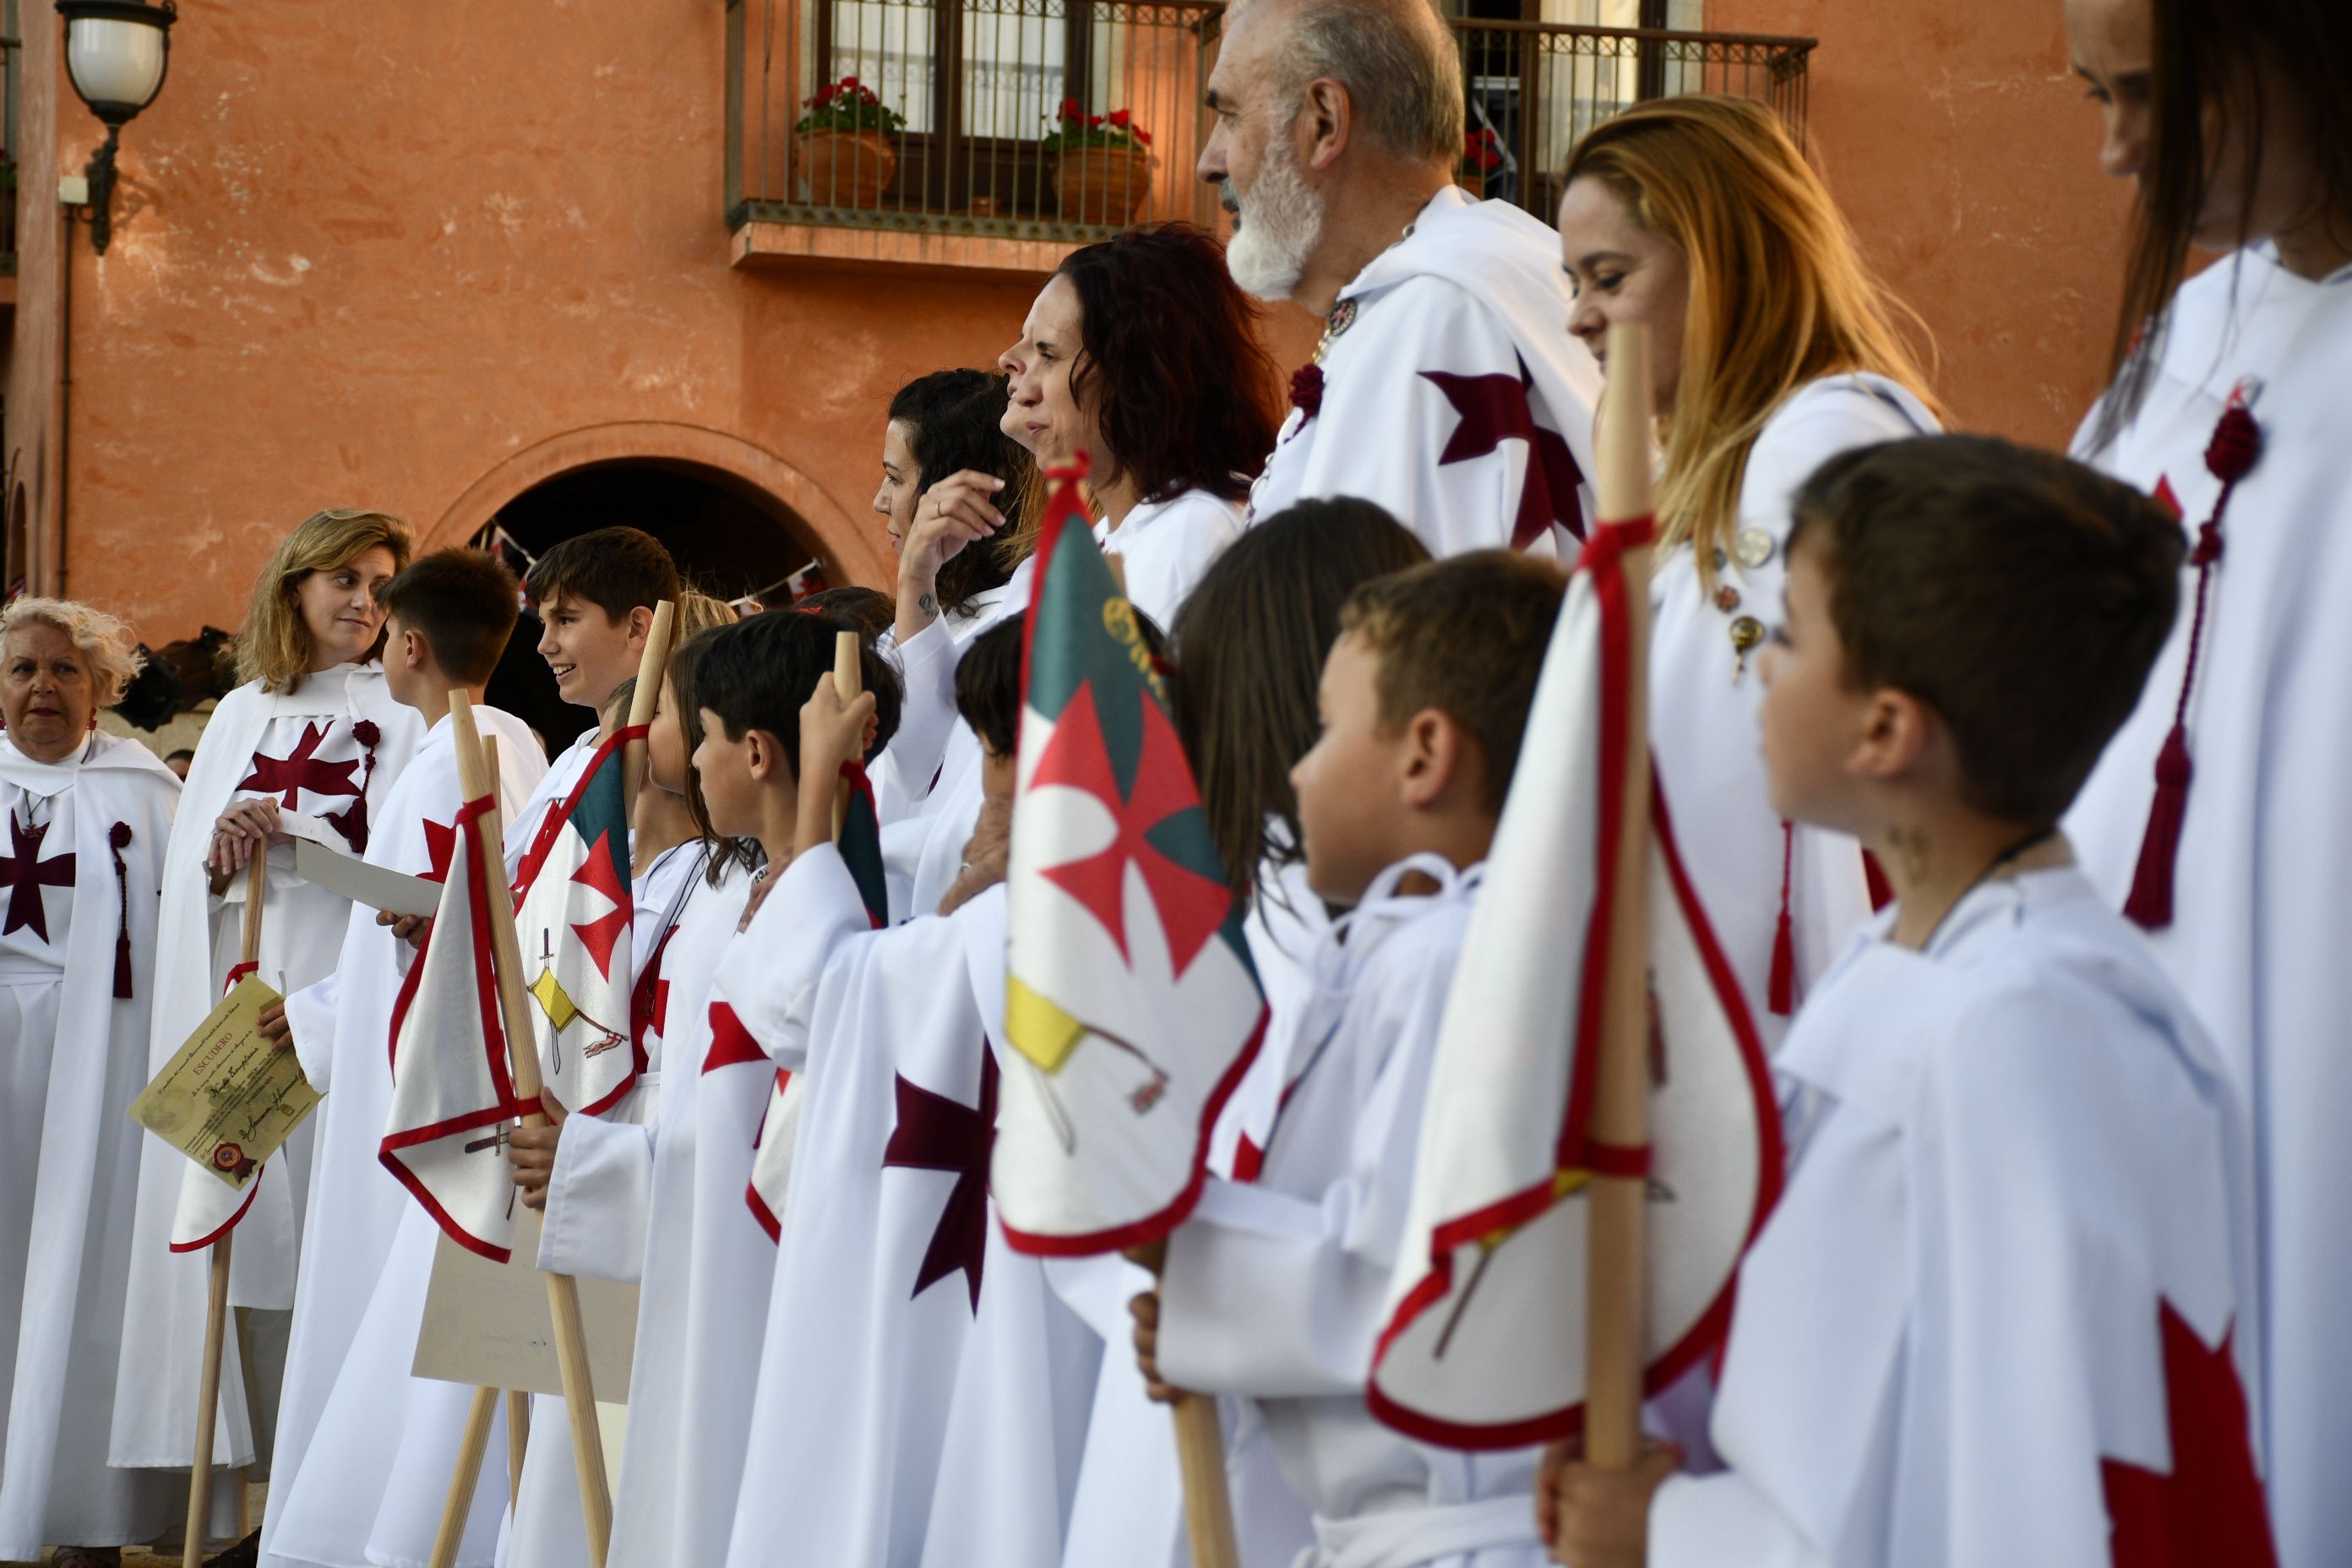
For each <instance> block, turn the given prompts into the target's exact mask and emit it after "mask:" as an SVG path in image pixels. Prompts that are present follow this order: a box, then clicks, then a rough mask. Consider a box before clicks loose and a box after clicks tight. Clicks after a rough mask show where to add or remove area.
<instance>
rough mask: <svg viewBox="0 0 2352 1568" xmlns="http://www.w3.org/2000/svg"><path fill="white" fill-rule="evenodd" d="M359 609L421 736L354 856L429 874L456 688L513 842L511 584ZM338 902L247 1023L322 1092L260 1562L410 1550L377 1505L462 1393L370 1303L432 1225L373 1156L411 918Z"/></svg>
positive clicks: (449, 826) (523, 767)
mask: <svg viewBox="0 0 2352 1568" xmlns="http://www.w3.org/2000/svg"><path fill="white" fill-rule="evenodd" d="M376 599H377V602H378V603H379V604H380V605H383V609H384V611H385V620H384V627H383V679H384V683H385V686H386V687H387V689H389V690H390V691H391V693H392V696H393V697H394V700H397V701H399V702H401V703H403V704H404V705H405V706H407V707H408V708H411V709H413V710H415V712H416V714H417V715H418V719H419V721H420V723H421V724H422V725H423V726H424V727H425V738H424V740H423V741H422V742H419V743H418V745H417V748H416V751H415V755H414V756H412V757H411V758H410V760H409V763H408V766H407V768H406V769H405V770H404V771H403V773H401V775H400V779H399V782H398V783H396V784H394V786H393V789H392V793H391V794H390V795H388V796H387V797H386V798H385V800H384V803H383V808H382V810H381V812H380V813H379V815H378V816H377V819H376V825H375V831H374V832H373V834H371V835H370V837H369V841H368V850H367V860H368V862H369V864H371V865H374V866H381V867H383V868H387V869H390V870H394V871H398V872H401V873H404V875H407V876H412V877H431V876H437V875H439V874H440V873H441V871H442V870H443V869H444V868H445V866H446V860H447V858H448V845H449V842H450V838H449V835H450V834H451V831H452V830H453V829H454V828H455V827H456V826H457V808H458V806H459V805H461V804H462V803H463V800H464V792H463V790H462V789H461V788H460V786H459V784H458V767H457V750H456V747H455V744H454V736H453V731H451V729H450V724H449V709H450V701H449V694H450V693H451V692H452V691H453V690H461V691H465V692H467V694H468V697H469V700H470V701H471V702H472V705H473V717H474V727H475V730H476V731H477V732H478V734H480V736H481V737H482V738H483V740H484V741H485V742H489V743H492V744H494V745H495V746H496V748H497V751H498V755H499V796H500V799H499V807H500V812H501V815H502V816H506V817H508V818H509V819H510V820H513V821H515V822H517V824H518V825H519V826H520V827H521V828H522V829H523V830H525V831H529V830H530V828H531V826H533V825H534V820H535V819H534V818H533V817H532V816H531V815H530V809H529V807H528V805H527V803H528V802H530V801H532V800H534V799H539V800H541V801H542V802H543V800H544V798H545V797H544V796H542V795H540V793H539V792H538V790H537V788H536V786H537V785H538V784H539V782H540V780H541V775H543V774H544V773H546V771H547V758H546V755H545V753H544V752H541V750H540V746H539V742H538V741H537V739H536V738H535V737H533V736H532V734H531V732H530V729H529V727H528V726H526V725H525V724H524V723H523V722H522V721H521V720H520V719H518V718H515V717H514V716H513V715H511V714H509V713H505V712H502V711H500V710H498V709H496V708H492V707H489V706H488V704H486V703H484V702H483V701H482V700H481V697H482V688H483V686H484V684H485V683H486V682H487V681H488V679H489V675H490V671H491V670H492V669H494V668H496V667H497V665H498V660H499V651H500V649H502V648H503V647H505V644H506V639H507V635H508V633H509V632H510V631H511V630H512V629H513V627H514V624H515V619H516V616H517V614H518V611H517V607H516V603H515V579H514V574H512V573H510V572H509V571H508V570H507V568H506V566H505V564H504V563H501V562H500V561H499V559H498V558H497V557H495V556H493V555H490V554H488V552H483V551H478V550H443V551H438V552H435V553H433V554H430V555H426V556H424V557H422V558H421V559H419V560H417V561H415V562H412V563H410V564H409V565H407V566H405V567H404V568H403V569H402V570H401V571H400V572H399V573H398V574H395V575H394V577H393V578H392V579H391V581H389V582H388V583H386V584H384V585H383V588H382V589H381V590H380V591H379V592H378V594H377V595H376ZM347 910H348V916H347V921H346V924H345V926H344V931H343V942H342V950H341V955H340V957H339V958H338V960H337V962H336V963H335V967H334V970H333V972H332V973H331V974H330V975H329V976H328V977H327V978H326V979H324V980H322V981H320V983H318V984H313V985H310V986H307V987H304V988H303V989H300V990H298V991H296V992H294V993H293V994H291V995H289V996H288V997H287V998H286V1000H285V1002H284V1003H283V1004H281V1005H273V1006H272V1007H270V1008H268V1009H266V1010H265V1011H264V1012H263V1015H262V1018H261V1029H262V1033H263V1034H264V1035H265V1036H268V1037H271V1038H273V1039H275V1040H276V1041H277V1042H278V1046H279V1047H281V1048H284V1047H289V1046H290V1047H292V1048H293V1049H294V1051H295V1052H296V1054H297V1055H298V1056H299V1058H300V1059H301V1064H302V1072H303V1076H304V1077H306V1078H308V1079H310V1084H311V1087H312V1088H314V1089H318V1090H319V1091H320V1093H321V1094H323V1095H324V1096H325V1097H326V1098H325V1099H324V1100H322V1101H321V1102H320V1110H319V1118H318V1142H317V1144H316V1146H315V1153H314V1154H313V1158H314V1160H315V1161H316V1162H317V1164H316V1167H315V1170H314V1176H315V1179H314V1180H313V1181H312V1183H311V1184H310V1204H309V1209H308V1212H307V1215H306V1217H305V1222H304V1224H303V1226H302V1258H301V1267H300V1268H299V1270H298V1271H297V1273H296V1276H295V1289H294V1320H293V1325H292V1331H291V1338H290V1340H289V1345H288V1350H287V1361H286V1384H285V1392H284V1394H283V1395H282V1396H281V1398H280V1400H279V1403H278V1449H277V1455H276V1464H277V1466H278V1469H277V1471H276V1474H277V1475H278V1477H279V1478H280V1479H281V1482H282V1485H281V1487H280V1489H279V1490H278V1492H276V1493H274V1494H273V1502H272V1506H271V1508H270V1510H269V1512H268V1518H267V1519H266V1521H265V1531H264V1534H265V1539H266V1540H267V1541H268V1552H269V1554H270V1556H271V1560H272V1561H275V1562H285V1563H356V1562H362V1561H364V1560H365V1556H366V1553H367V1552H368V1550H369V1548H370V1547H371V1545H372V1544H373V1546H375V1547H377V1548H378V1549H381V1550H383V1551H386V1552H394V1554H395V1555H398V1554H400V1553H401V1552H405V1551H425V1550H427V1549H429V1548H430V1546H431V1536H432V1527H431V1522H430V1521H415V1520H411V1519H407V1518H400V1519H398V1520H397V1521H394V1519H393V1516H391V1515H387V1516H386V1519H385V1522H384V1523H383V1525H382V1526H381V1528H380V1527H379V1522H378V1514H379V1511H380V1510H379V1506H378V1505H379V1504H380V1503H381V1501H382V1500H383V1497H384V1496H385V1495H386V1494H387V1492H388V1491H389V1490H391V1489H393V1487H394V1481H393V1476H394V1471H395V1468H396V1466H397V1464H398V1462H399V1458H398V1457H399V1456H400V1455H401V1453H402V1452H403V1450H404V1437H408V1436H416V1438H417V1440H416V1441H415V1443H414V1444H413V1445H412V1446H408V1447H407V1451H408V1452H409V1453H410V1454H411V1455H412V1456H413V1457H415V1456H421V1455H422V1453H423V1451H424V1450H425V1449H427V1448H430V1447H434V1446H435V1443H434V1441H433V1439H432V1438H430V1437H428V1436H423V1435H424V1434H428V1433H438V1432H439V1431H440V1430H441V1427H440V1426H437V1425H436V1423H435V1419H434V1416H433V1415H431V1414H429V1413H428V1412H430V1411H432V1410H434V1409H435V1408H436V1407H438V1409H439V1415H440V1417H441V1419H442V1420H443V1421H444V1422H446V1423H449V1424H450V1431H451V1432H452V1433H454V1431H455V1424H457V1423H461V1422H462V1420H463V1417H464V1408H463V1406H464V1401H463V1400H462V1399H460V1400H457V1401H456V1402H455V1403H454V1404H452V1403H451V1402H450V1401H448V1400H447V1399H446V1397H445V1396H443V1395H441V1394H439V1388H440V1387H441V1386H446V1385H435V1384H430V1383H425V1382H418V1381H416V1380H414V1379H411V1378H410V1377H409V1376H408V1352H411V1351H413V1350H414V1349H415V1321H414V1320H413V1319H407V1320H404V1328H405V1331H406V1338H405V1339H403V1338H402V1332H401V1330H400V1328H397V1327H394V1326H393V1325H392V1324H391V1322H390V1320H389V1319H388V1318H381V1317H378V1316H376V1315H375V1314H373V1313H372V1312H371V1310H370V1307H371V1300H372V1299H373V1297H374V1296H375V1294H376V1291H377V1287H378V1283H379V1281H380V1280H381V1279H382V1278H383V1275H384V1273H385V1271H386V1269H387V1268H391V1267H392V1264H391V1262H390V1260H391V1259H392V1258H394V1255H395V1250H396V1249H395V1245H394V1243H395V1238H396V1237H402V1236H404V1226H408V1225H409V1223H410V1222H411V1221H412V1220H414V1221H419V1222H422V1223H421V1231H422V1232H423V1233H430V1234H432V1235H437V1234H438V1232H437V1230H436V1227H435V1226H434V1225H433V1223H432V1221H431V1220H430V1219H429V1218H427V1217H426V1216H425V1215H424V1212H423V1211H422V1210H421V1209H419V1208H418V1207H417V1206H416V1205H415V1204H414V1203H412V1202H410V1201H409V1199H408V1197H407V1194H405V1193H404V1191H403V1189H402V1188H401V1186H400V1184H398V1183H397V1182H395V1181H394V1179H393V1178H392V1176H391V1175H390V1174H389V1173H387V1172H386V1171H385V1169H384V1167H383V1164H382V1163H380V1162H379V1160H378V1157H377V1156H378V1152H379V1150H380V1148H381V1146H382V1143H383V1129H384V1123H385V1121H387V1119H388V1118H389V1116H390V1113H391V1108H392V1094H393V1084H392V1072H391V1061H392V1048H391V1039H390V1026H391V1021H392V1017H393V1014H394V999H395V997H397V995H398V994H399V993H400V991H401V988H402V984H403V982H404V978H405V977H406V975H407V973H408V972H409V969H410V966H411V965H412V964H414V963H415V962H416V952H415V949H414V948H413V947H411V946H410V945H409V943H408V942H404V941H403V940H401V934H402V933H404V932H405V931H409V930H410V929H412V928H413V927H414V926H415V924H417V923H419V922H416V921H394V919H393V917H392V916H390V915H380V914H378V913H377V912H376V911H375V910H372V909H369V908H367V907H365V906H363V905H352V906H347ZM425 1239H426V1241H427V1251H428V1252H429V1240H430V1236H429V1235H427V1236H426V1237H425ZM339 1391H340V1392H339ZM441 1463H442V1465H443V1466H444V1467H445V1468H446V1464H447V1460H446V1458H444V1459H443V1460H442V1461H441ZM397 1512H398V1510H394V1513H395V1514H396V1513H397ZM404 1531H407V1532H410V1534H408V1535H404V1534H403V1532H404ZM483 1544H484V1546H485V1547H487V1544H488V1543H487V1542H484V1543H483Z"/></svg>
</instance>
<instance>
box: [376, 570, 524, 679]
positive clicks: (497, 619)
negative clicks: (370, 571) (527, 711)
mask: <svg viewBox="0 0 2352 1568" xmlns="http://www.w3.org/2000/svg"><path fill="white" fill-rule="evenodd" d="M376 602H377V603H378V604H380V605H383V608H384V613H385V614H386V615H388V616H399V617H400V624H401V626H402V628H403V629H404V630H406V631H413V632H416V633H419V634H421V635H422V636H423V637H424V638H425V647H428V648H431V649H432V650H433V662H434V663H436V664H437V665H439V666H440V667H441V670H442V673H443V674H445V675H446V676H448V677H449V679H452V680H455V681H457V682H459V683H461V684H463V685H467V686H479V685H481V684H482V683H484V682H485V681H487V680H488V679H490V672H491V671H492V670H494V669H496V668H498V667H499V654H501V653H503V652H505V651H506V646H507V638H508V637H509V636H511V635H512V634H513V632H514V626H515V621H516V619H517V617H518V616H520V614H521V610H520V605H518V604H517V602H516V598H515V574H513V573H512V572H510V571H509V570H507V565H506V563H505V562H503V561H500V560H499V558H498V557H497V556H495V555H493V554H491V553H490V552H488V551H487V550H436V551H435V552H433V553H432V554H430V555H426V556H422V557H420V558H418V559H417V560H415V561H412V562H410V563H408V564H407V565H406V566H404V567H403V568H401V570H400V572H399V573H398V574H396V575H395V576H394V578H393V580H392V581H391V582H389V583H386V584H384V585H383V593H381V594H379V595H376Z"/></svg>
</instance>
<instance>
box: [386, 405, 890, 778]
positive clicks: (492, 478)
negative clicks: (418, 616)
mask: <svg viewBox="0 0 2352 1568" xmlns="http://www.w3.org/2000/svg"><path fill="white" fill-rule="evenodd" d="M614 525H626V526H629V527H633V528H640V529H643V530H645V531H646V532H647V533H650V534H652V535H653V536H654V537H655V538H656V539H658V540H660V541H661V542H662V543H663V544H665V545H666V546H667V547H668V549H669V551H670V553H671V555H672V556H673V557H674V558H676V560H677V563H678V566H679V569H680V571H681V572H682V573H683V574H684V575H685V576H686V577H687V579H688V581H689V582H691V583H692V584H694V585H695V586H697V587H699V588H701V589H702V590H703V591H704V592H706V593H710V594H714V595H718V596H719V597H720V598H724V599H737V598H742V597H749V596H752V595H760V594H761V593H762V592H763V591H764V592H767V593H770V594H774V595H778V596H782V590H781V589H780V588H779V586H778V585H779V584H787V583H793V581H794V580H795V579H797V580H798V582H799V584H801V585H803V586H811V585H821V584H828V583H829V584H844V583H850V582H857V581H865V582H887V581H888V580H889V572H888V565H887V559H886V551H885V549H884V548H883V547H882V546H881V543H880V542H881V540H882V537H883V536H882V531H881V529H880V528H879V527H878V526H872V527H869V526H866V524H865V523H864V522H863V521H860V520H858V519H857V518H855V517H853V516H852V515H851V514H850V513H849V512H847V511H845V510H844V509H843V508H842V507H841V506H840V505H838V504H837V503H836V502H835V501H834V500H833V499H832V498H831V497H830V496H828V495H826V494H825V492H824V490H822V489H819V488H818V487H817V486H816V484H815V483H814V481H813V480H811V479H809V478H808V477H807V476H806V475H804V474H802V473H801V472H800V471H799V470H797V469H795V468H792V467H791V466H790V465H788V464H785V463H784V462H782V460H781V459H779V458H775V457H774V456H773V455H772V454H770V453H768V452H766V451H764V450H762V449H761V448H759V447H753V446H752V445H751V443H749V442H746V441H742V440H740V439H739V438H737V437H730V436H727V435H724V434H722V433H720V432H718V431H712V430H708V429H703V428H701V427H699V426H682V425H670V424H662V423H655V422H646V423H633V424H625V425H608V426H594V427H592V428H590V429H586V430H580V431H574V432H571V433H569V434H567V435H564V436H560V437H553V438H551V439H550V440H547V441H543V442H541V443H539V444H538V445H536V446H534V447H528V448H526V449H524V450H523V451H521V452H520V453H517V454H515V455H514V456H513V457H510V458H507V459H506V460H505V461H504V462H501V463H500V464H499V465H498V466H497V467H496V468H492V469H491V470H490V471H489V472H488V473H487V474H485V475H483V476H482V478H480V479H478V480H476V481H475V482H474V483H473V484H472V485H471V486H469V487H467V490H466V492H465V494H463V495H462V496H460V497H459V498H458V499H457V501H456V502H455V503H454V504H453V505H451V506H450V507H449V509H448V510H446V511H445V512H444V513H443V514H442V516H441V518H440V519H439V520H438V521H436V523H435V524H434V526H433V527H432V528H430V529H429V530H427V531H425V546H426V547H428V548H439V547H441V546H444V545H448V544H465V543H476V544H488V543H492V542H503V543H504V544H505V545H506V546H507V547H508V549H509V555H510V557H523V558H528V557H535V556H537V555H538V554H540V553H541V552H544V551H546V550H547V549H548V548H549V547H550V546H551V545H552V544H554V543H555V542H557V541H558V540H561V539H565V538H569V537H572V535H575V534H580V533H585V532H588V531H591V530H593V529H598V528H606V527H612V526H614ZM501 536H503V538H501ZM524 563H525V562H524V559H514V560H513V564H515V565H516V567H517V568H518V569H520V568H521V567H522V566H523V565H524ZM539 636H540V626H539V624H538V622H537V620H536V619H535V618H534V617H532V616H530V615H528V614H526V615H525V616H524V618H523V620H522V622H521V623H520V625H519V626H517V627H516V635H515V637H514V638H513V640H512V641H511V643H510V644H509V647H508V649H507V655H506V658H505V659H504V660H503V661H502V662H501V664H500V666H499V676H498V678H497V679H494V681H493V682H492V685H491V689H490V691H489V694H488V695H489V700H491V701H492V702H493V703H494V704H496V705H498V706H499V707H502V708H505V709H506V710H509V712H512V713H514V714H516V715H517V716H518V717H520V718H521V719H523V720H524V721H527V722H528V723H530V725H531V727H532V728H533V729H535V730H537V731H539V732H540V735H541V738H542V739H543V740H544V741H545V742H547V743H548V746H549V749H550V751H551V752H552V751H554V750H557V749H560V748H561V747H562V746H563V745H564V744H566V743H568V742H570V741H571V740H572V738H573V737H574V736H575V735H577V734H578V733H580V732H581V731H583V730H584V729H586V728H588V727H589V726H590V725H592V724H593V722H594V720H595V715H593V713H591V712H589V710H586V709H584V708H573V707H569V706H567V705H565V704H564V703H563V702H562V701H561V700H559V699H558V698H557V696H556V694H555V684H554V681H553V679H552V678H551V677H550V676H549V675H548V673H547V668H546V665H545V662H544V661H543V660H542V659H541V658H540V657H539V656H538V654H537V653H536V652H535V651H534V649H535V647H536V645H537V643H538V640H539Z"/></svg>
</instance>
